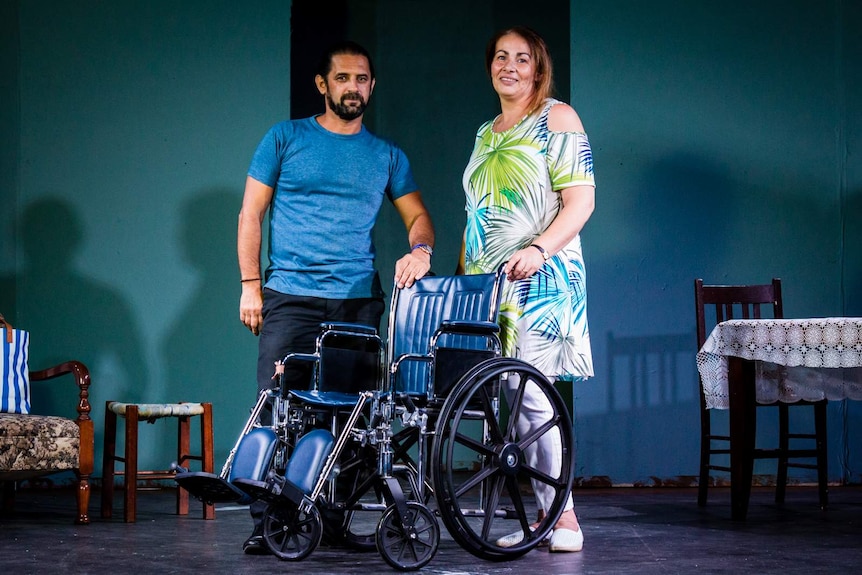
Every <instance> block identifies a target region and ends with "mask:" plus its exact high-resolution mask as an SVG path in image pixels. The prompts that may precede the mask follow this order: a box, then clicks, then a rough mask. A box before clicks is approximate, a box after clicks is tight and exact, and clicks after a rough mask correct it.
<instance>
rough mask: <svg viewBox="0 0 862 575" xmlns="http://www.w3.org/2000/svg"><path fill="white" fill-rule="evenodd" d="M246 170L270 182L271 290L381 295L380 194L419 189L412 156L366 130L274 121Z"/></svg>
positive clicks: (393, 197) (313, 122)
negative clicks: (346, 131) (377, 258)
mask: <svg viewBox="0 0 862 575" xmlns="http://www.w3.org/2000/svg"><path fill="white" fill-rule="evenodd" d="M248 175H249V176H251V177H252V178H254V179H255V180H257V181H259V182H261V183H263V184H266V185H267V186H270V187H272V188H273V189H274V190H275V192H274V197H273V201H272V205H271V206H270V214H269V215H270V226H269V267H267V270H266V284H265V285H266V287H267V288H270V289H273V290H275V291H278V292H281V293H285V294H290V295H298V296H314V297H324V298H332V299H349V298H360V297H382V295H383V294H382V291H381V289H380V285H379V281H378V280H377V274H376V272H375V270H374V253H375V251H374V244H373V243H372V240H371V230H372V228H373V227H374V222H375V221H376V219H377V214H378V212H379V211H380V206H381V204H382V202H383V196H384V195H386V196H387V197H388V198H389V200H390V201H392V200H396V199H398V198H399V197H401V196H403V195H405V194H408V193H410V192H414V191H416V190H417V189H418V187H417V185H416V182H415V181H414V180H413V173H412V172H411V170H410V163H409V162H408V160H407V156H406V155H405V154H404V152H402V151H401V150H400V149H399V148H398V147H397V146H395V145H394V144H393V143H391V142H389V141H387V140H384V139H383V138H379V137H377V136H375V135H374V134H372V133H371V132H369V131H368V130H366V129H365V127H364V126H363V127H362V130H361V131H360V132H359V133H358V134H354V135H343V134H336V133H333V132H330V131H328V130H326V129H324V128H323V127H322V126H321V125H320V124H318V122H317V120H316V119H315V118H305V119H302V120H292V121H285V122H281V123H279V124H276V125H275V126H273V127H272V128H271V129H270V130H269V132H267V134H266V136H264V138H263V140H262V141H261V142H260V144H259V145H258V147H257V150H256V151H255V153H254V157H253V158H252V161H251V167H250V168H249V170H248Z"/></svg>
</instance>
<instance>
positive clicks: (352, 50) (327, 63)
mask: <svg viewBox="0 0 862 575" xmlns="http://www.w3.org/2000/svg"><path fill="white" fill-rule="evenodd" d="M339 54H350V55H353V56H365V59H366V60H368V70H369V71H370V72H371V79H372V80H373V79H374V62H372V61H371V55H370V54H369V53H368V50H366V49H365V48H363V47H362V46H360V45H359V44H357V43H356V42H352V41H350V40H344V41H342V42H336V43H335V44H332V45H330V46H329V48H328V49H327V50H326V52H324V53H323V56H321V58H320V61H319V62H318V63H317V72H316V73H317V74H318V75H320V76H322V77H323V79H324V80H325V79H326V77H327V76H328V75H329V71H330V70H332V57H333V56H338V55H339Z"/></svg>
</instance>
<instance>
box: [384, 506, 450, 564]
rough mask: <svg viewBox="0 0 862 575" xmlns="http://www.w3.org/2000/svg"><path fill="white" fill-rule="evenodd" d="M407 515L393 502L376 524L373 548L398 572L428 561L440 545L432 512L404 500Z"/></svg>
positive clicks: (438, 532)
mask: <svg viewBox="0 0 862 575" xmlns="http://www.w3.org/2000/svg"><path fill="white" fill-rule="evenodd" d="M406 504H407V516H406V517H404V518H402V517H399V515H398V508H397V507H396V506H395V505H394V504H393V505H390V506H389V507H387V508H386V511H384V512H383V516H382V517H381V518H380V523H378V524H377V550H378V551H379V552H380V555H381V556H382V557H383V559H384V560H386V562H387V563H389V565H391V566H392V567H394V568H395V569H398V570H399V571H415V570H417V569H421V568H422V567H424V566H425V565H427V564H428V562H429V561H431V559H432V558H433V557H434V554H435V553H437V546H438V545H439V544H440V526H439V525H437V519H436V518H435V517H434V514H433V513H432V512H431V511H430V510H429V509H428V508H427V507H425V506H424V505H422V504H421V503H419V502H417V501H408V502H407V503H406Z"/></svg>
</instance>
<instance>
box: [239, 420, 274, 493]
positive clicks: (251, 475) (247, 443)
mask: <svg viewBox="0 0 862 575" xmlns="http://www.w3.org/2000/svg"><path fill="white" fill-rule="evenodd" d="M277 443H278V437H277V436H276V435H275V431H273V430H272V429H271V428H269V427H256V428H254V429H252V430H251V431H249V432H248V433H247V434H246V436H245V437H243V438H242V441H240V444H239V447H238V448H237V450H236V454H235V455H234V458H233V463H232V464H231V468H230V477H229V478H228V481H233V480H234V479H238V478H240V477H241V478H244V479H254V480H256V481H263V480H264V479H266V474H267V472H268V471H269V465H270V462H271V461H272V455H273V453H274V452H275V446H276V445H277Z"/></svg>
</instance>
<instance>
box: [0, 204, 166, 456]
mask: <svg viewBox="0 0 862 575" xmlns="http://www.w3.org/2000/svg"><path fill="white" fill-rule="evenodd" d="M18 230H19V232H20V233H19V238H20V242H21V247H22V251H23V255H24V257H23V260H22V264H21V271H20V273H19V274H18V275H17V276H16V278H14V280H13V279H12V278H5V279H4V280H2V281H3V283H4V284H5V285H10V284H16V289H17V295H18V297H17V309H16V313H15V316H14V318H9V319H11V320H12V321H13V322H15V324H14V325H16V327H20V328H21V329H26V330H28V331H30V367H31V369H44V368H46V367H49V366H52V365H55V364H58V363H61V362H63V361H67V360H70V359H76V360H78V361H81V362H83V363H84V364H85V365H87V367H88V368H89V369H90V374H91V377H92V381H93V384H92V387H91V388H90V403H91V406H92V412H91V413H90V416H91V417H92V418H93V420H94V421H95V422H96V446H97V451H100V450H101V445H102V435H103V432H104V429H103V426H102V425H101V422H102V421H103V418H104V405H105V401H106V400H117V399H119V400H122V401H136V400H139V399H140V398H142V397H144V396H145V395H146V392H147V388H148V386H149V385H150V375H149V371H148V367H147V363H146V362H145V361H144V354H143V345H142V342H141V335H140V331H139V329H138V327H137V325H136V323H135V321H134V316H133V315H132V313H131V310H130V306H129V304H128V303H127V302H126V301H125V300H124V299H123V297H122V295H121V294H120V293H119V291H118V290H117V289H116V288H114V287H112V286H109V285H106V284H104V283H102V282H99V281H96V280H94V279H92V278H89V277H86V276H85V275H84V274H82V273H81V272H80V271H79V270H77V269H76V268H75V259H76V257H77V255H78V253H79V252H80V251H81V249H82V247H83V245H84V243H85V240H86V237H85V229H84V226H83V224H82V222H81V218H80V217H79V215H78V214H77V213H76V212H75V210H74V208H73V207H72V206H71V204H69V203H68V202H66V201H64V200H62V199H59V198H55V197H46V198H41V199H38V200H36V201H34V202H32V203H31V204H29V205H28V206H26V207H25V208H24V210H23V211H22V213H21V217H20V219H19V221H18ZM4 293H5V290H4ZM42 389H46V387H45V386H42ZM50 389H51V395H49V396H44V395H39V396H34V397H33V411H34V413H43V414H44V413H53V414H63V415H67V416H69V417H72V416H74V415H75V412H74V406H75V405H77V387H76V386H74V385H72V384H71V382H70V383H69V384H68V385H56V386H50ZM96 460H97V461H101V454H100V453H97V455H96Z"/></svg>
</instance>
